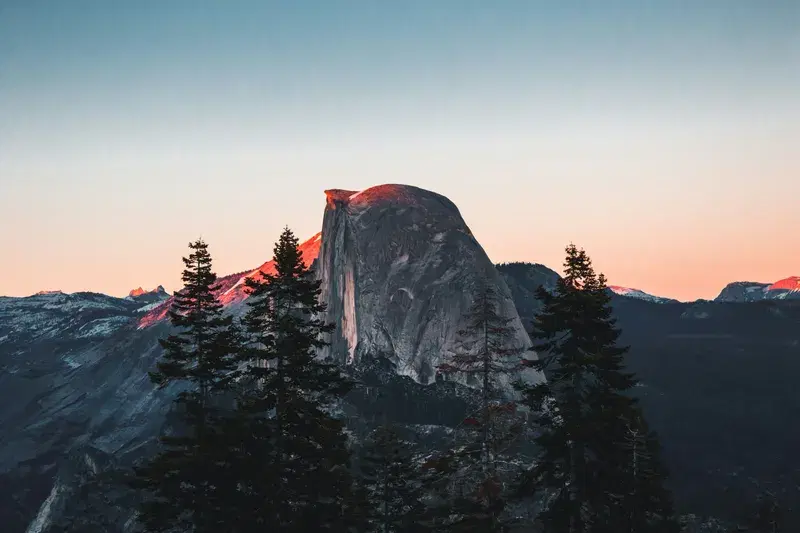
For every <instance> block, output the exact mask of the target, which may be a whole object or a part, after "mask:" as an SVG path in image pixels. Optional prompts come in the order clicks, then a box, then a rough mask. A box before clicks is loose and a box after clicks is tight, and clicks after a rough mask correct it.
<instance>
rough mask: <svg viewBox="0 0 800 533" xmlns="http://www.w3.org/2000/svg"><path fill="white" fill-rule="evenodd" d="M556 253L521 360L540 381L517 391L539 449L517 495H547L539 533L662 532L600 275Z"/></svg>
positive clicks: (665, 502)
mask: <svg viewBox="0 0 800 533" xmlns="http://www.w3.org/2000/svg"><path fill="white" fill-rule="evenodd" d="M566 253H567V257H566V261H565V263H564V277H563V278H561V279H560V280H559V282H558V283H557V285H556V288H555V291H554V292H553V293H552V294H551V293H549V292H547V291H546V290H544V289H541V288H540V289H539V292H538V297H539V298H540V299H541V301H542V302H543V309H542V311H541V312H540V314H539V315H538V316H537V317H536V320H535V323H534V330H533V335H532V336H533V338H534V339H536V341H537V342H536V344H535V345H534V347H533V349H534V350H536V352H537V353H538V355H539V359H538V360H536V361H529V362H527V364H530V365H531V366H533V367H534V368H536V369H537V370H539V371H542V372H544V373H545V375H546V377H547V381H546V382H543V383H538V384H535V385H529V384H519V385H518V389H519V390H520V392H521V393H522V394H523V396H524V403H525V404H526V405H527V407H529V409H530V411H531V420H532V421H533V423H534V425H535V428H536V437H535V443H536V444H537V445H538V448H539V450H540V456H539V458H538V461H537V462H536V464H535V465H534V466H533V467H532V469H531V470H530V471H529V472H527V475H526V478H525V480H524V482H523V485H522V493H523V494H525V493H527V495H531V494H532V493H534V492H536V491H539V490H541V491H544V492H545V493H546V494H547V496H548V501H547V502H546V505H545V506H544V508H543V510H542V512H541V513H540V514H539V517H538V518H539V521H540V522H541V524H542V527H543V529H544V531H545V533H549V532H553V533H556V532H557V533H589V532H591V533H603V532H617V533H618V532H621V531H624V532H626V533H628V532H633V531H636V532H637V533H648V532H656V531H658V532H662V531H672V530H671V529H670V528H671V527H673V526H674V522H673V521H672V508H671V501H670V499H669V494H668V492H667V491H666V490H665V489H664V488H663V482H664V477H665V473H664V469H663V467H662V466H661V464H660V461H659V458H658V453H657V441H656V440H655V437H654V436H653V435H651V434H650V433H647V430H646V427H645V425H644V423H643V417H642V415H641V411H640V409H639V407H638V405H637V403H636V401H635V400H634V399H633V398H632V397H631V396H630V395H629V394H630V390H631V389H632V388H633V387H634V386H635V384H636V380H635V378H634V376H633V375H632V374H630V373H628V372H626V371H625V369H624V355H625V353H626V351H627V349H626V348H622V347H619V346H618V345H617V339H618V338H619V335H620V331H619V330H618V329H617V328H616V327H615V320H614V319H613V317H612V309H611V305H610V296H609V294H608V291H607V287H606V283H605V278H604V277H603V276H602V274H601V275H600V276H597V275H596V274H595V272H594V269H593V267H592V263H591V260H590V259H589V257H588V256H587V255H586V253H585V252H584V251H583V250H579V249H577V248H576V247H575V246H574V245H570V246H568V247H567V249H566ZM631 432H633V435H636V439H638V441H637V442H638V444H635V445H633V447H632V441H631V435H632V433H631ZM640 434H641V435H640ZM645 434H646V435H647V436H646V437H645V436H644V435H645ZM643 461H644V462H643ZM645 493H646V494H647V496H645ZM635 506H638V508H634V507H635ZM642 516H649V517H650V518H649V519H647V520H644V519H642V518H641V517H642Z"/></svg>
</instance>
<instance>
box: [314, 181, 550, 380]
mask: <svg viewBox="0 0 800 533" xmlns="http://www.w3.org/2000/svg"><path fill="white" fill-rule="evenodd" d="M325 194H326V196H327V205H326V208H325V214H324V217H323V223H322V234H323V236H324V238H323V241H322V249H321V250H320V254H319V258H318V264H317V272H318V276H319V277H320V279H321V280H322V298H323V300H324V301H325V302H326V303H327V304H328V310H327V315H328V320H329V321H330V322H333V323H334V324H335V330H334V332H333V334H332V338H331V346H330V347H329V348H328V350H327V351H328V353H329V354H331V355H333V356H334V357H335V358H339V359H344V362H347V363H349V364H354V363H357V362H358V361H359V359H361V358H362V357H365V356H370V355H377V354H381V355H384V356H388V357H389V358H391V359H392V360H393V361H394V363H395V364H396V365H397V369H398V372H399V373H401V374H403V375H407V376H410V377H412V378H413V379H414V380H415V381H417V382H420V383H430V382H432V381H433V380H434V379H435V376H436V367H437V366H438V365H439V364H440V363H441V362H443V359H444V358H445V357H446V356H447V354H449V353H452V352H454V351H456V350H461V349H463V348H464V347H463V346H462V344H464V345H469V342H468V341H469V339H468V338H467V339H465V338H463V337H461V336H459V335H458V331H459V330H461V329H463V328H464V326H465V323H464V320H463V315H464V313H465V311H466V310H467V308H468V307H469V305H470V303H471V302H472V301H473V299H474V297H475V295H476V291H477V287H478V286H479V284H480V283H481V282H482V281H484V280H485V281H487V282H488V283H491V284H492V285H493V286H495V287H496V288H497V292H498V294H499V309H498V310H499V312H500V313H501V314H502V315H504V316H506V317H509V318H512V319H513V320H512V323H511V326H512V327H513V329H514V335H513V339H512V340H511V341H510V343H513V345H514V346H517V347H529V346H530V339H529V338H528V335H527V333H526V331H525V328H524V327H523V325H522V322H521V321H520V319H519V316H518V314H517V310H516V308H515V307H514V302H513V301H512V299H511V294H510V292H509V289H508V287H507V286H506V283H505V281H504V280H503V278H502V276H501V275H500V274H499V273H498V272H497V270H496V269H495V268H494V266H493V264H492V262H491V261H490V260H489V258H488V257H487V255H486V253H485V252H484V250H483V248H481V246H480V244H478V241H477V240H475V237H473V235H472V233H471V232H470V229H469V227H467V225H466V223H465V222H464V220H463V218H462V217H461V214H460V213H459V211H458V208H457V207H456V206H455V204H453V202H451V201H450V200H448V199H447V198H445V197H444V196H441V195H439V194H436V193H433V192H430V191H426V190H423V189H419V188H417V187H412V186H408V185H381V186H378V187H372V188H370V189H366V190H364V191H359V192H356V191H346V190H340V189H332V190H328V191H326V192H325ZM529 353H530V352H529ZM531 356H533V355H532V354H531ZM531 377H532V378H537V376H535V375H532V376H531Z"/></svg>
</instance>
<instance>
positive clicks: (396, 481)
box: [360, 425, 425, 533]
mask: <svg viewBox="0 0 800 533" xmlns="http://www.w3.org/2000/svg"><path fill="white" fill-rule="evenodd" d="M413 460H414V454H413V448H412V447H410V446H409V443H407V442H404V441H403V440H402V439H400V437H399V435H398V434H397V432H396V431H395V430H394V429H393V428H392V427H391V426H389V425H383V426H380V427H378V428H377V429H376V430H375V431H374V432H373V433H372V435H370V437H369V439H368V440H367V443H366V446H365V449H364V451H363V452H362V455H361V457H360V470H361V475H362V480H363V483H364V485H365V488H366V490H367V494H368V496H369V500H370V502H371V504H372V507H373V512H372V516H371V522H372V528H371V530H372V531H375V532H379V533H421V532H422V531H424V529H425V528H424V527H423V525H422V517H423V514H424V511H425V505H424V504H423V503H422V485H421V482H420V479H419V476H418V475H417V468H416V465H415V464H414V461H413Z"/></svg>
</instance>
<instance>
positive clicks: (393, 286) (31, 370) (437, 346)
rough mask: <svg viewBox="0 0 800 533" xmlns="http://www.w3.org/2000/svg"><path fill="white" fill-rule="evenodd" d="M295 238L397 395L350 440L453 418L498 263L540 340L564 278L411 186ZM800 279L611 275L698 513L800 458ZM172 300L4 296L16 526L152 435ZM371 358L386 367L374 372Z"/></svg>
mask: <svg viewBox="0 0 800 533" xmlns="http://www.w3.org/2000/svg"><path fill="white" fill-rule="evenodd" d="M301 250H302V253H303V259H304V262H305V263H306V265H308V266H310V267H311V268H312V269H313V270H314V271H315V272H316V275H317V276H318V277H319V278H320V279H321V280H322V289H323V298H324V300H325V302H326V303H327V304H328V312H327V316H326V319H327V320H328V321H329V322H331V323H333V324H334V325H335V330H334V332H333V335H332V339H331V340H332V345H331V347H330V348H329V349H328V350H329V353H330V355H332V356H333V357H334V358H336V359H337V360H338V361H340V362H341V364H342V365H343V366H344V367H345V368H346V369H347V371H348V372H352V373H354V374H357V375H358V376H359V379H360V380H361V381H362V382H365V383H370V386H371V387H377V388H380V389H381V390H383V391H384V392H385V394H384V395H382V396H381V399H380V402H382V403H380V405H378V404H377V403H376V402H377V401H378V400H376V399H375V398H372V397H366V396H365V397H359V396H354V397H351V398H350V400H349V404H348V405H347V406H345V410H346V412H347V413H348V415H347V416H348V424H350V425H353V427H352V429H353V434H354V438H357V437H358V435H360V434H361V433H362V432H363V431H364V430H366V429H368V428H369V427H370V424H371V423H372V422H371V421H374V419H375V416H374V412H377V411H376V409H377V410H381V409H383V410H384V412H390V413H393V417H394V419H395V420H396V421H398V422H400V423H402V424H404V425H405V427H406V429H407V430H408V431H409V432H412V433H414V434H416V435H417V436H418V437H419V438H421V439H422V440H424V441H425V442H432V441H431V439H432V437H431V435H446V434H448V432H450V431H451V429H452V427H453V425H454V424H457V423H458V421H459V420H462V419H463V412H464V410H465V409H467V408H468V407H469V401H470V398H471V396H470V394H471V392H470V388H469V387H468V386H465V385H464V384H462V383H457V382H439V380H437V379H436V375H435V368H436V366H437V364H438V363H439V362H440V361H441V358H442V357H443V355H444V354H446V353H447V352H449V351H453V350H456V349H458V348H459V342H461V340H460V339H459V338H458V337H459V336H458V335H457V334H456V332H457V331H459V330H460V329H462V327H463V324H461V321H462V313H463V311H464V309H465V308H466V306H467V305H468V303H469V302H470V300H471V297H472V296H471V295H472V291H473V288H474V286H475V283H476V281H477V280H478V279H489V280H490V282H491V283H492V284H494V286H495V287H496V289H497V293H498V294H499V295H500V296H501V298H502V312H503V314H504V315H506V316H507V317H509V318H510V319H511V323H510V324H511V327H512V328H513V332H514V335H513V336H512V339H510V341H509V342H513V343H514V344H515V345H519V344H524V345H527V346H530V344H531V341H530V338H529V337H528V333H527V332H528V331H529V329H530V325H531V321H532V319H533V317H534V316H535V314H536V312H537V311H538V309H539V308H540V306H541V304H540V302H539V300H538V299H537V298H536V291H537V289H538V287H540V286H541V287H544V288H545V289H552V288H553V287H555V284H556V283H557V281H558V279H559V274H558V273H557V272H555V271H553V270H552V269H550V268H548V267H546V266H544V265H540V264H531V263H507V264H501V265H493V264H492V263H491V262H490V260H489V258H488V257H487V256H486V254H485V252H484V250H483V248H482V247H481V246H480V244H479V243H478V241H477V240H476V239H475V237H474V236H473V235H472V232H471V231H470V229H469V227H468V226H467V224H466V222H465V221H464V220H463V219H462V217H461V215H460V213H459V211H458V208H457V207H456V206H455V205H454V204H453V203H452V202H451V201H450V200H448V199H447V198H445V197H443V196H441V195H438V194H436V193H433V192H430V191H425V190H423V189H419V188H416V187H410V186H405V185H384V186H379V187H373V188H370V189H367V190H364V191H347V190H340V189H331V190H328V191H326V206H325V211H324V214H323V227H322V232H321V233H318V234H316V235H314V236H312V237H311V238H309V239H308V240H306V241H304V242H303V243H302V245H301ZM273 271H274V265H272V262H271V261H267V262H265V263H263V264H262V265H261V266H259V267H257V268H254V269H251V270H245V271H243V272H239V273H236V274H231V275H227V276H223V277H220V278H219V280H218V289H217V296H218V298H219V299H220V300H221V301H222V302H223V303H224V304H225V305H226V306H227V307H228V309H229V310H231V311H232V312H233V314H235V315H237V314H240V313H241V311H242V305H243V303H244V302H245V300H246V298H247V294H246V292H245V290H244V287H245V284H244V281H245V280H246V279H247V278H250V277H256V276H260V272H273ZM798 281H800V280H798V278H787V279H786V280H782V281H780V282H777V283H773V284H758V283H732V284H730V285H728V286H727V287H725V289H723V291H722V293H720V296H719V297H718V298H717V299H716V300H715V301H711V302H707V301H697V302H691V303H685V302H678V301H676V300H673V299H670V298H663V297H659V296H653V295H651V294H648V293H645V292H643V291H640V290H636V289H629V288H625V287H618V286H612V287H609V290H610V291H611V293H612V303H613V306H614V311H615V314H616V315H617V318H618V320H619V325H620V327H621V328H622V330H623V336H622V339H621V340H622V342H623V343H625V344H627V345H630V346H631V351H630V354H629V358H628V362H629V365H630V367H631V369H632V370H634V371H635V372H636V373H637V374H638V375H639V377H640V378H641V380H642V386H641V387H639V388H637V389H636V390H637V395H638V396H639V397H640V398H641V399H642V402H643V405H644V407H645V413H646V415H647V417H648V419H649V420H651V421H652V426H653V427H654V428H655V429H656V430H657V431H658V432H659V433H660V434H661V435H662V440H663V443H664V447H665V455H666V457H667V460H668V462H669V465H670V467H671V469H672V471H673V487H674V489H675V492H676V497H677V500H678V502H679V505H680V508H681V509H682V510H683V511H685V512H698V513H715V514H717V515H719V516H725V517H732V518H736V516H735V515H736V513H737V512H738V511H739V510H740V509H741V507H742V505H743V503H746V502H749V501H750V500H751V499H752V498H753V497H754V492H753V491H754V490H755V489H754V488H753V487H752V486H751V485H752V484H751V483H750V480H751V479H754V480H756V481H758V482H759V483H761V484H762V485H766V484H772V485H770V486H773V485H775V484H777V483H779V482H780V483H783V482H784V481H785V476H787V475H789V474H787V473H792V472H798V473H800V459H798V456H797V453H796V449H798V448H800V430H797V429H796V428H795V427H794V426H793V425H792V424H791V420H796V419H797V418H798V417H800V404H798V403H797V402H796V394H795V388H796V387H795V382H796V376H797V375H798V374H800V357H798V355H799V354H800V302H798V301H797V300H795V298H798V297H799V296H800V294H798V293H799V292H800V291H799V290H798V289H799V288H800V287H799V285H800V284H799V283H798ZM171 302H172V297H171V296H170V295H169V294H168V293H167V292H166V291H165V290H164V289H163V287H160V286H159V287H157V288H156V289H153V290H149V291H148V290H144V289H142V288H137V289H134V290H132V291H131V292H130V294H129V295H128V296H127V297H124V298H115V297H111V296H106V295H103V294H96V293H89V292H81V293H74V294H64V293H61V292H59V291H50V292H45V293H40V294H37V295H34V296H30V297H25V298H7V297H0V427H1V428H2V432H0V523H2V524H4V527H5V528H6V529H5V530H8V531H11V532H17V531H19V532H22V531H26V530H27V531H36V532H39V533H41V532H44V531H46V528H47V527H48V525H49V524H52V523H53V522H54V521H55V520H56V519H57V518H58V517H59V516H63V515H65V514H69V512H70V508H71V507H70V505H71V504H70V501H71V497H72V495H74V494H75V490H76V488H77V484H78V483H79V481H80V480H81V479H85V478H86V476H91V475H93V474H92V472H93V471H94V470H96V469H97V468H98V466H97V465H99V464H102V465H111V464H118V465H130V464H131V463H132V462H133V461H135V460H136V459H137V458H139V457H141V456H142V454H144V453H146V451H147V449H148V446H152V445H153V442H154V437H155V435H157V434H158V432H159V430H160V429H161V428H162V427H163V424H164V423H165V422H164V420H165V416H166V413H167V412H168V411H169V405H170V401H171V399H172V396H171V395H172V394H174V392H175V391H174V390H172V389H165V390H157V389H154V387H153V386H152V385H151V384H150V382H149V380H148V377H147V371H148V370H151V369H152V368H153V366H154V364H155V362H156V361H157V360H158V358H159V357H160V354H161V348H160V346H159V344H158V342H157V340H158V338H160V337H163V336H164V335H166V334H167V333H168V332H169V328H170V326H169V323H168V321H167V319H166V318H167V311H168V309H169V307H170V304H171ZM734 302H747V303H748V305H739V304H736V303H734ZM529 353H530V356H531V357H535V354H533V353H532V352H529ZM378 355H381V356H383V357H386V358H387V359H388V360H390V361H391V362H392V365H393V367H392V369H391V370H390V371H386V370H381V371H379V372H378V371H375V369H374V367H373V361H374V360H375V357H377V356H378ZM540 377H541V376H528V378H529V379H540ZM359 394H360V393H359ZM798 485H799V486H800V483H798ZM786 486H787V487H788V486H789V484H788V482H787V483H786ZM787 490H789V489H787ZM789 496H792V497H795V496H797V499H800V495H798V494H795V493H791V494H789ZM787 497H788V496H787ZM31 528H33V529H31Z"/></svg>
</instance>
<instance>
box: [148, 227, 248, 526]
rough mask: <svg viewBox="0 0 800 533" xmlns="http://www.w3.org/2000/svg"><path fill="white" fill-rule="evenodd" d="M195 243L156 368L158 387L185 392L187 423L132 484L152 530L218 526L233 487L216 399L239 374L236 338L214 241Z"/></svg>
mask: <svg viewBox="0 0 800 533" xmlns="http://www.w3.org/2000/svg"><path fill="white" fill-rule="evenodd" d="M189 248H190V250H191V254H190V255H189V257H185V258H183V262H184V264H185V267H186V268H185V270H184V272H183V282H184V288H183V289H182V290H181V291H179V292H176V293H175V299H174V302H173V304H172V307H171V309H170V312H169V317H170V321H171V323H172V325H173V326H174V328H175V329H176V330H177V331H176V332H175V333H173V334H171V335H169V336H168V337H167V338H166V339H162V340H160V343H161V346H162V347H163V349H164V355H163V358H162V360H161V361H159V362H158V363H157V370H156V371H155V372H151V373H150V378H151V380H152V381H153V382H154V383H155V384H157V385H158V386H159V387H161V388H164V387H166V386H168V385H171V384H175V385H176V386H177V387H178V388H179V389H182V390H181V392H180V393H179V394H178V397H177V399H176V402H175V403H176V407H177V417H178V419H179V420H180V426H181V427H179V428H178V430H177V434H171V435H166V434H165V435H162V436H161V438H160V442H161V446H162V450H161V451H160V452H159V453H158V454H157V455H156V456H155V457H154V458H153V459H151V460H150V461H149V462H148V463H147V464H146V465H144V466H141V467H139V468H137V469H136V470H135V472H136V478H135V480H134V481H133V482H132V483H133V486H134V487H136V488H138V489H143V490H144V491H145V493H146V494H147V497H145V498H144V503H143V505H142V508H141V513H140V517H139V518H140V521H141V522H142V524H143V525H144V526H145V528H146V530H147V531H173V530H181V531H197V532H205V531H217V529H218V527H219V526H220V525H221V524H222V523H224V518H223V516H224V514H225V509H224V504H223V502H224V501H225V499H226V497H227V495H228V493H229V489H230V487H225V486H223V479H224V478H225V476H226V474H225V473H224V472H223V469H222V467H221V465H222V464H223V463H224V455H225V453H226V450H225V447H224V442H223V440H222V434H221V433H220V431H219V423H220V420H221V419H222V418H223V417H224V410H223V409H222V408H221V406H220V405H218V404H219V401H218V400H219V398H220V396H221V395H222V394H223V393H224V392H225V391H226V389H227V388H228V387H229V386H230V384H231V380H232V379H233V378H234V376H235V372H234V369H235V365H236V359H237V350H238V339H237V335H236V330H235V328H234V327H233V325H232V319H231V317H229V316H226V315H225V313H224V312H223V309H222V305H221V304H220V303H219V302H218V301H217V299H216V297H215V295H214V290H215V286H214V284H215V282H216V279H217V277H216V275H215V274H214V272H213V271H212V264H211V263H212V261H211V255H210V254H209V252H208V245H207V244H206V243H205V242H203V240H202V239H199V240H197V241H195V242H193V243H191V244H190V245H189Z"/></svg>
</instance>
